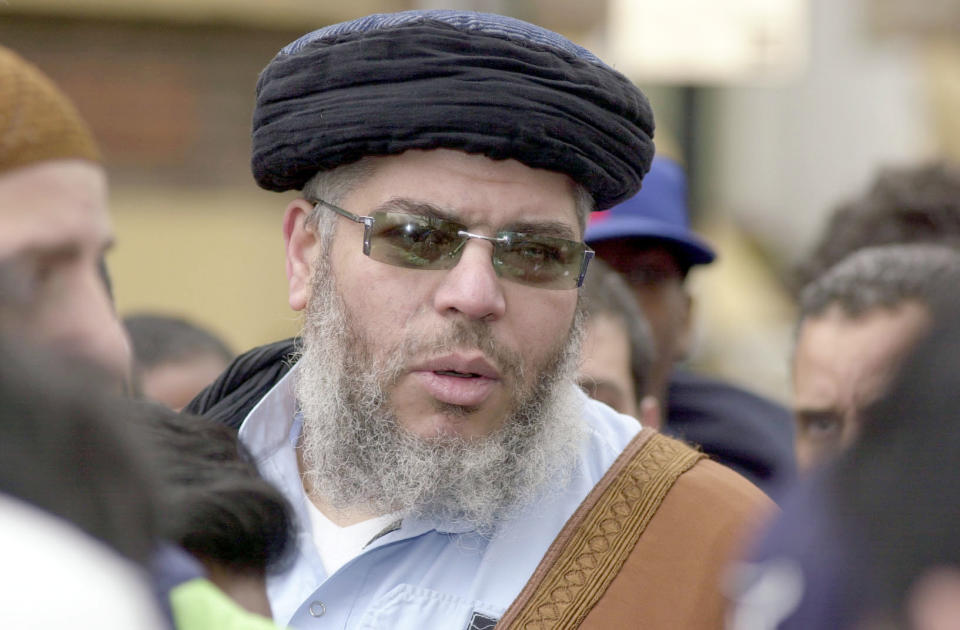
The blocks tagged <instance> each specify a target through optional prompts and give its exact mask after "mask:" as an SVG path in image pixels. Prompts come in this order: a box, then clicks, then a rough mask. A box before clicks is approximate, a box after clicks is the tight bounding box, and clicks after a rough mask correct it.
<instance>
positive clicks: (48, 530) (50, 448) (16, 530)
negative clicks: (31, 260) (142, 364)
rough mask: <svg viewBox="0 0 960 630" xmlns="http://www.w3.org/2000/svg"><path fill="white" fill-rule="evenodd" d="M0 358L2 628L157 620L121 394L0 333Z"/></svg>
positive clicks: (152, 510) (144, 473)
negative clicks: (114, 394) (107, 390)
mask: <svg viewBox="0 0 960 630" xmlns="http://www.w3.org/2000/svg"><path fill="white" fill-rule="evenodd" d="M0 288H4V287H2V286H0ZM4 295H9V294H4ZM4 302H5V300H4V299H3V298H0V307H2V305H3V303H4ZM0 310H2V308H0ZM0 357H2V360H0V557H2V558H3V571H4V573H5V576H4V577H5V579H4V580H3V584H4V587H3V601H4V605H3V606H2V607H0V626H2V627H4V628H31V627H38V625H44V626H46V625H47V623H46V622H43V621H42V620H44V619H45V620H46V621H48V622H49V623H50V624H51V625H57V624H59V623H60V622H59V621H53V620H55V619H59V620H63V619H70V621H71V625H73V626H76V627H84V628H93V627H96V628H102V629H107V628H116V629H117V630H120V629H122V628H132V627H136V628H164V627H166V624H165V623H164V622H163V618H162V616H161V614H160V611H159V608H158V606H157V601H156V600H155V598H154V595H153V593H151V590H150V586H149V580H148V577H147V571H146V570H145V568H146V567H147V566H148V565H149V564H150V560H151V558H152V556H153V552H154V548H155V545H156V540H157V532H158V527H157V512H156V486H155V485H154V483H153V470H152V469H151V468H150V467H149V466H146V465H145V464H144V463H143V461H142V457H141V452H142V449H141V448H140V446H139V444H140V443H139V442H138V441H137V436H136V435H135V434H134V433H133V432H132V431H131V429H130V426H129V425H128V424H127V423H126V422H125V421H124V420H125V416H126V413H125V412H126V410H127V408H128V404H129V403H128V401H122V400H115V399H113V398H111V397H108V396H107V395H106V394H105V393H104V391H103V390H104V389H105V388H106V387H107V385H109V384H110V381H109V380H106V381H105V380H102V379H100V378H98V376H99V374H98V373H91V372H90V370H86V369H80V368H79V367H78V366H76V365H75V364H73V363H72V362H69V361H68V362H66V363H65V362H64V361H63V359H62V358H61V357H57V358H54V356H53V355H50V356H48V355H47V354H46V352H45V351H44V350H43V349H36V348H30V349H27V348H26V347H21V346H15V345H13V344H12V343H11V342H9V341H8V340H7V338H5V337H3V336H2V335H0ZM56 584H62V585H64V587H63V588H57V589H56V590H57V592H55V593H52V592H51V588H54V587H55V585H56Z"/></svg>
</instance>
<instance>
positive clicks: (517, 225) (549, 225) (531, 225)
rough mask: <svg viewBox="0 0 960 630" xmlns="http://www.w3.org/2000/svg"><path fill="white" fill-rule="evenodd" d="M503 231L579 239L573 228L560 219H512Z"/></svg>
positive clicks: (570, 239) (571, 239)
mask: <svg viewBox="0 0 960 630" xmlns="http://www.w3.org/2000/svg"><path fill="white" fill-rule="evenodd" d="M503 231H504V232H520V233H522V234H533V235H536V236H552V237H553V238H563V239H566V240H568V241H576V240H579V239H578V238H577V235H576V234H575V233H574V231H573V229H572V228H571V227H570V226H569V225H567V224H566V223H562V222H560V221H514V222H513V223H511V224H510V225H508V226H506V227H505V228H504V229H503Z"/></svg>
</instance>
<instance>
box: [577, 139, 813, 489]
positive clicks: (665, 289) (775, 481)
mask: <svg viewBox="0 0 960 630" xmlns="http://www.w3.org/2000/svg"><path fill="white" fill-rule="evenodd" d="M584 240H586V242H587V243H588V244H589V245H590V246H591V247H592V248H593V249H594V250H595V251H596V255H597V257H598V258H600V259H602V260H604V261H605V262H607V263H608V264H609V265H610V266H612V267H613V268H614V269H616V270H617V271H618V272H619V273H620V274H622V275H623V277H624V278H625V279H626V280H627V282H628V284H629V285H630V286H631V288H632V289H633V291H634V294H635V296H636V298H637V301H638V303H639V304H640V306H641V309H642V310H643V313H644V315H645V316H646V318H647V320H648V321H649V323H650V329H651V331H652V332H653V336H654V345H655V350H656V352H655V357H654V362H653V366H652V367H651V370H650V377H649V387H648V389H647V391H646V392H638V396H643V395H644V394H649V395H652V396H654V397H655V398H656V399H657V400H658V401H659V403H660V407H661V413H662V416H663V418H662V421H663V427H662V428H663V430H664V431H666V432H669V433H672V434H675V435H679V436H681V437H683V438H684V439H686V440H688V441H690V442H692V443H694V444H697V445H699V446H700V447H702V448H703V450H704V451H705V452H706V453H708V454H709V455H710V456H711V457H715V458H716V459H717V460H718V461H720V462H722V463H724V464H726V465H728V466H730V467H731V468H733V469H734V470H737V471H738V472H740V473H741V474H743V475H745V476H746V477H747V478H749V479H750V480H751V481H753V482H754V483H756V484H757V485H759V486H760V487H761V488H763V489H764V490H766V491H767V492H769V493H771V494H773V493H775V492H776V491H777V489H778V488H779V487H781V486H782V485H784V484H785V483H786V482H788V481H789V480H790V479H791V478H792V477H793V476H794V473H795V469H796V464H795V461H794V456H793V435H792V429H791V426H792V422H791V418H790V413H789V411H788V410H787V409H786V408H785V407H783V406H782V405H779V404H777V403H774V402H773V401H770V400H767V399H765V398H762V397H760V396H757V395H755V394H753V393H752V392H748V391H745V390H743V389H741V388H738V387H735V386H733V385H731V384H728V383H725V382H722V381H719V380H716V379H713V378H709V377H706V376H703V375H700V374H695V373H693V372H690V371H688V370H678V369H677V367H676V366H677V363H678V362H679V361H682V360H684V359H685V358H687V356H688V355H689V353H690V350H691V345H692V338H693V335H692V317H691V310H692V307H693V300H692V297H691V295H690V293H689V291H688V289H687V286H686V278H687V274H688V272H689V271H690V269H691V268H692V267H694V266H696V265H706V264H710V263H712V262H713V261H714V260H715V259H716V253H715V252H714V250H713V248H712V247H711V246H710V245H709V244H708V243H707V242H706V241H704V240H703V239H702V238H700V236H698V235H697V234H695V233H694V232H693V231H692V230H691V229H690V222H689V216H688V202H687V179H686V174H685V172H684V169H683V166H682V165H681V164H680V163H679V162H678V161H676V160H674V159H672V158H670V157H664V156H661V155H657V156H656V157H655V158H654V159H653V162H652V165H651V168H650V172H649V173H647V176H646V177H645V178H644V180H643V189H642V190H641V191H640V192H639V193H637V194H636V195H634V196H633V197H631V198H630V199H628V200H626V201H624V202H622V203H620V204H618V205H616V206H614V207H613V208H611V209H609V210H606V211H602V212H594V213H593V214H592V215H591V216H590V220H589V222H588V224H587V229H586V233H585V235H584Z"/></svg>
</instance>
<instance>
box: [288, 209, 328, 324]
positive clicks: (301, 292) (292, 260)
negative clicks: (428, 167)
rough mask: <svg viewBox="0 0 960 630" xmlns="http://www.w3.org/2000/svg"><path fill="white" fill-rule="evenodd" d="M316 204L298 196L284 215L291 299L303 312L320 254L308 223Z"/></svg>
mask: <svg viewBox="0 0 960 630" xmlns="http://www.w3.org/2000/svg"><path fill="white" fill-rule="evenodd" d="M312 210H313V206H312V205H311V204H310V202H309V201H307V200H305V199H295V200H294V201H291V202H290V205H288V206H287V211H286V212H285V213H284V215H283V241H284V243H285V246H286V252H287V300H288V302H289V303H290V308H292V309H293V310H295V311H302V310H303V309H304V308H306V307H307V300H308V299H309V298H310V279H311V278H312V277H313V261H314V260H316V257H317V255H318V254H319V253H320V241H319V239H318V238H317V234H316V232H315V231H314V230H313V229H312V228H310V227H308V226H307V217H309V216H310V212H311V211H312Z"/></svg>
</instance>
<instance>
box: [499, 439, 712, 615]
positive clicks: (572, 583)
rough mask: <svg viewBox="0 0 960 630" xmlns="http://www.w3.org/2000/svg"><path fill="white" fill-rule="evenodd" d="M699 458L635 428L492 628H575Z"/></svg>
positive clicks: (683, 446)
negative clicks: (678, 480)
mask: <svg viewBox="0 0 960 630" xmlns="http://www.w3.org/2000/svg"><path fill="white" fill-rule="evenodd" d="M704 457H705V455H704V454H703V453H701V452H699V451H696V450H694V449H692V448H690V447H689V446H687V445H686V444H683V443H682V442H679V441H677V440H674V439H671V438H668V437H666V436H664V435H661V434H660V433H657V432H656V431H653V430H651V429H644V430H643V431H641V432H640V434H638V435H637V436H636V437H635V438H634V439H633V441H632V442H631V443H630V445H628V446H627V448H626V449H625V450H624V452H623V453H622V454H621V455H620V457H618V458H617V460H616V461H615V462H614V464H613V466H611V468H610V470H609V471H607V473H606V474H605V475H604V477H603V479H602V480H601V481H600V483H599V484H597V486H596V487H595V488H594V489H593V491H591V493H590V494H589V495H588V496H587V498H586V499H585V500H584V502H583V503H582V504H581V505H580V507H579V508H578V509H577V511H576V512H575V513H574V515H573V516H571V517H570V520H568V521H567V523H566V525H564V527H563V530H562V531H561V532H560V534H559V535H558V536H557V539H556V540H555V541H554V542H553V544H552V545H551V546H550V549H549V550H548V551H547V553H546V555H545V556H544V558H543V560H542V561H541V562H540V565H539V566H538V567H537V570H536V571H534V573H533V576H532V577H531V578H530V581H529V582H527V585H526V586H525V587H524V589H523V591H521V592H520V595H519V597H517V599H516V600H515V601H514V602H513V604H512V605H511V606H510V608H509V609H508V610H507V612H506V613H505V614H504V616H503V617H502V618H501V619H500V622H499V623H498V624H497V630H507V629H509V630H521V629H522V630H547V629H549V630H557V629H561V628H576V627H578V626H579V625H580V623H581V622H582V621H583V619H584V618H585V617H586V616H587V614H588V613H589V612H590V610H591V609H592V608H593V606H594V605H595V604H596V603H597V602H598V601H599V600H600V598H601V597H602V596H603V594H604V592H606V590H607V587H608V586H609V585H610V583H611V582H612V581H613V579H614V578H615V577H616V576H617V573H618V571H619V570H620V568H621V567H622V566H623V563H624V562H625V561H626V559H627V557H628V556H629V555H630V552H631V551H632V550H633V548H634V547H635V546H636V544H637V541H638V540H639V539H640V536H641V535H642V534H643V532H644V530H645V529H646V527H647V524H648V523H649V522H650V520H651V519H652V518H653V516H654V514H656V511H657V509H658V508H659V507H660V504H661V503H662V502H663V499H664V497H666V495H667V493H668V492H669V491H670V488H671V487H672V486H673V484H674V482H675V481H676V480H677V479H678V478H679V477H680V475H682V474H683V473H685V472H686V471H688V470H689V469H690V468H692V467H693V465H694V464H696V463H697V462H698V461H699V460H700V459H702V458H704Z"/></svg>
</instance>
